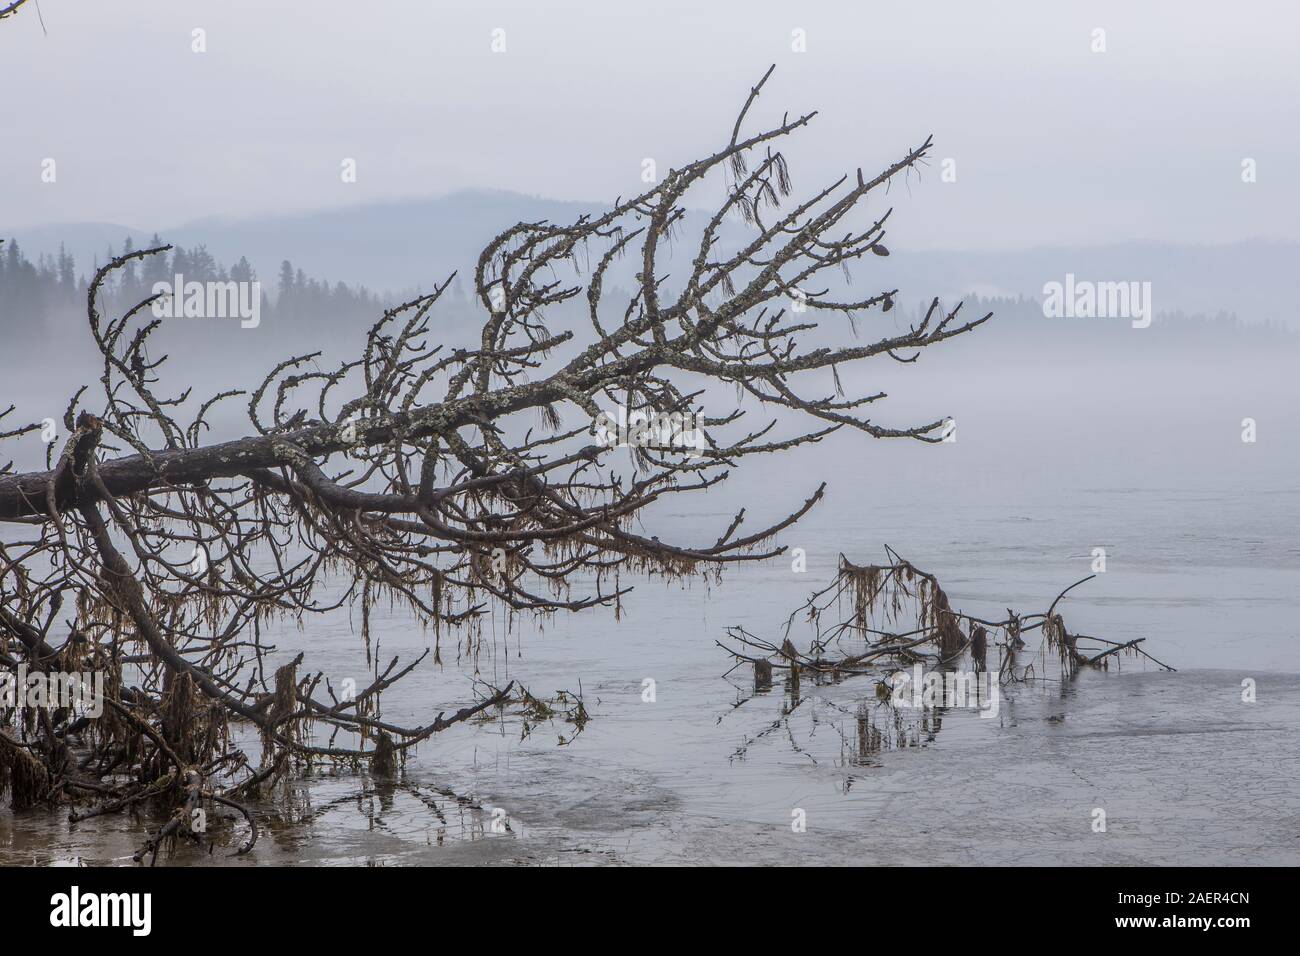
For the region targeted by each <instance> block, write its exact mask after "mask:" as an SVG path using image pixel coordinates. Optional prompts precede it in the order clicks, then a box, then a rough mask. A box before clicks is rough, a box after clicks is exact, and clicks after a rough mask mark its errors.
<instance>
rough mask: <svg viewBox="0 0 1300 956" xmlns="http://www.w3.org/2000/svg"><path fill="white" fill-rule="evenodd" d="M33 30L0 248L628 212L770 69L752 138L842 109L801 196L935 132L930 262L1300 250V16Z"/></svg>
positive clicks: (1066, 12) (508, 6)
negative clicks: (202, 222) (389, 215)
mask: <svg viewBox="0 0 1300 956" xmlns="http://www.w3.org/2000/svg"><path fill="white" fill-rule="evenodd" d="M39 3H40V13H41V14H42V16H43V20H44V26H45V29H46V30H48V34H46V33H44V32H43V30H42V25H41V22H40V20H39V19H38V18H37V16H36V15H35V14H36V13H37V11H36V10H35V9H34V8H32V6H31V5H29V6H28V8H25V9H24V10H23V12H22V13H21V14H20V15H19V16H17V17H16V18H13V19H10V20H6V21H4V22H2V23H0V71H2V73H3V77H4V84H5V90H6V92H5V95H4V96H3V97H0V147H2V148H0V232H3V231H5V230H6V229H7V228H14V229H16V228H19V227H23V226H33V225H44V224H50V223H56V222H64V221H77V222H90V221H99V222H109V223H115V224H121V225H124V226H129V227H132V228H139V229H149V230H152V229H166V228H168V227H171V226H174V225H178V224H181V223H184V222H188V221H191V220H194V219H199V218H202V217H207V216H227V217H239V218H245V217H257V216H262V215H266V214H270V213H276V212H284V211H298V210H311V209H318V208H322V207H334V206H339V205H348V204H358V203H366V202H373V201H376V200H381V199H400V198H404V197H416V196H419V197H425V196H435V195H440V194H444V193H447V192H450V191H454V190H457V189H462V188H466V187H487V188H501V189H509V190H515V191H519V192H523V193H528V194H534V195H542V196H547V197H554V198H563V199H586V200H590V199H597V200H612V199H613V198H614V197H615V196H616V195H619V194H622V195H627V194H630V193H632V192H634V191H636V190H638V189H639V188H640V187H641V183H640V174H641V169H642V160H643V159H644V158H646V157H653V158H654V159H655V160H656V161H657V163H658V164H659V165H660V169H661V170H666V169H667V168H668V167H670V166H672V165H675V164H681V163H683V162H687V161H689V160H691V159H694V158H697V157H698V156H700V155H703V154H705V153H707V152H712V151H713V150H715V149H716V148H718V147H719V146H721V145H722V144H724V143H725V142H726V139H727V138H728V137H729V135H730V131H731V124H732V122H733V120H734V116H735V113H736V111H737V110H738V108H739V106H740V104H741V103H742V102H743V100H744V97H745V95H746V93H747V91H748V87H749V85H750V84H751V83H753V82H754V81H756V80H757V79H758V78H759V77H760V76H761V75H762V74H763V72H764V70H766V68H767V66H768V65H769V64H772V63H776V64H777V71H776V73H775V75H774V76H773V77H772V79H771V81H770V82H769V84H768V88H767V90H766V91H765V93H764V95H763V98H762V100H761V101H760V104H759V108H758V109H757V110H756V111H755V113H754V114H753V116H752V120H756V121H775V120H778V119H779V117H780V115H781V113H782V112H784V111H785V110H790V111H791V112H800V111H805V110H809V109H817V110H820V111H821V115H820V116H819V117H818V119H817V120H816V121H815V123H814V126H813V128H812V129H810V130H808V131H807V132H806V133H804V134H802V135H801V136H800V137H799V140H798V142H797V144H793V145H791V146H790V147H789V148H788V149H787V152H788V154H789V155H790V157H791V160H792V171H793V175H794V180H795V187H796V191H801V190H803V191H806V190H811V189H813V188H814V187H817V186H820V185H823V184H825V182H827V181H829V180H830V179H833V178H835V177H837V176H838V175H840V174H841V173H843V172H845V171H848V170H851V169H853V168H854V167H855V166H856V165H858V164H861V165H863V166H864V167H865V168H866V170H867V171H868V172H874V171H876V170H877V169H878V168H879V167H880V166H883V165H884V164H885V163H887V162H888V161H889V160H891V159H893V158H896V157H897V156H898V155H900V154H901V153H902V152H903V151H904V150H905V149H906V148H907V147H908V146H909V145H913V144H915V143H918V142H919V141H921V140H922V139H923V138H924V137H925V136H926V135H927V134H929V133H933V134H934V135H935V137H936V150H935V153H934V162H933V163H932V165H931V166H930V168H929V169H928V170H926V171H925V173H924V176H923V178H922V179H921V180H920V181H919V182H918V181H916V180H915V179H913V181H912V182H911V184H910V189H909V188H902V184H899V186H898V188H896V189H895V190H894V195H893V197H891V198H893V200H894V202H895V204H896V205H897V206H898V207H899V213H897V214H896V217H895V220H894V229H893V234H894V235H895V237H898V236H899V235H900V234H901V235H902V236H904V237H905V238H906V240H907V241H908V242H909V243H910V244H912V245H914V246H932V247H970V248H974V247H983V246H990V245H992V246H1012V245H1014V246H1021V245H1037V244H1043V243H1073V242H1107V241H1116V240H1128V239H1144V238H1150V239H1164V240H1184V241H1196V242H1205V241H1226V240H1237V239H1245V238H1253V237H1267V238H1281V239H1297V238H1300V224H1297V217H1296V212H1297V210H1300V179H1298V178H1297V176H1296V175H1295V170H1296V168H1297V160H1300V123H1298V122H1297V119H1300V109H1297V103H1298V100H1300V82H1297V80H1300V65H1297V61H1296V57H1295V52H1294V42H1295V37H1296V36H1297V34H1298V33H1300V12H1298V11H1297V7H1296V5H1295V4H1293V3H1285V2H1275V3H1256V2H1245V3H1235V4H1231V5H1228V4H1221V3H1219V4H1213V3H1209V2H1200V0H1196V2H1187V0H1180V2H1172V0H1171V2H1143V3H1140V4H1138V3H1132V2H1124V3H1104V2H1088V3H1056V2H1054V3H1045V2H1041V0H1033V2H1000V3H973V2H965V0H963V2H956V0H944V2H933V3H926V4H906V5H898V4H885V3H875V2H871V3H852V4H850V3H825V2H823V3H817V2H805V3H798V4H796V3H791V2H781V3H771V2H753V0H748V2H743V3H740V2H725V3H723V2H709V3H705V2H702V0H695V2H677V0H671V2H663V0H661V2H655V3H639V4H632V3H615V2H609V0H568V2H555V0H548V2H540V0H532V2H522V3H492V2H474V3H470V2H454V3H435V2H415V0H411V2H396V0H386V2H375V3H369V4H358V3H355V2H341V0H313V2H312V3H310V4H288V3H265V2H254V0H185V2H178V0H131V2H110V0H94V2H90V0H39ZM195 28H202V29H204V30H205V31H206V44H207V52H205V53H195V52H193V51H192V49H191V46H192V43H193V39H192V31H193V30H194V29H195ZM1096 28H1101V29H1104V30H1105V43H1106V51H1105V52H1104V53H1094V52H1092V49H1091V46H1092V44H1093V42H1094V40H1093V31H1094V29H1096ZM495 29H501V30H504V31H505V34H504V36H505V44H506V50H505V52H503V53H494V52H493V51H492V49H491V45H492V41H493V30H495ZM796 29H801V30H803V31H806V46H807V50H806V52H803V53H797V52H794V51H793V50H792V48H791V47H792V31H794V30H796ZM749 128H751V129H753V128H755V127H754V126H752V125H751V126H750V127H749ZM945 157H952V158H954V159H955V160H956V170H957V181H956V182H955V183H944V182H941V181H940V163H941V161H942V159H943V158H945ZM1247 157H1249V158H1253V159H1255V160H1256V162H1257V168H1258V181H1257V182H1255V183H1252V184H1246V183H1243V182H1242V179H1241V164H1242V160H1243V159H1244V158H1247ZM46 158H54V159H55V160H56V162H57V181H56V182H55V183H52V184H51V183H42V182H41V171H42V165H41V164H42V161H43V160H44V159H46ZM344 158H354V159H355V160H356V161H357V164H358V166H357V169H358V177H357V182H355V183H344V182H342V181H341V178H340V170H341V166H340V164H341V162H342V160H343V159H344ZM909 193H910V195H909Z"/></svg>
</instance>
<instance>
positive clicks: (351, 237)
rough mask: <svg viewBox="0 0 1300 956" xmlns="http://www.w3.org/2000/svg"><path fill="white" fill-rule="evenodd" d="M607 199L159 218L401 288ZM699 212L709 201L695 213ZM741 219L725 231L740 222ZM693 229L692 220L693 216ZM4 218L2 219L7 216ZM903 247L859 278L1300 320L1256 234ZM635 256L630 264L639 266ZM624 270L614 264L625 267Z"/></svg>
mask: <svg viewBox="0 0 1300 956" xmlns="http://www.w3.org/2000/svg"><path fill="white" fill-rule="evenodd" d="M605 206H606V203H604V202H596V201H593V202H589V203H583V202H569V201H560V200H552V199H545V198H539V197H532V196H524V195H521V194H518V193H511V192H504V191H492V190H468V191H462V192H457V193H452V194H449V195H447V196H442V197H437V198H431V199H416V200H408V201H402V202H385V203H375V204H368V205H361V206H351V207H345V208H341V209H330V210H321V211H317V212H310V213H301V214H293V215H277V216H268V217H265V218H261V219H256V220H238V221H236V220H226V219H221V218H208V219H204V220H198V221H195V222H190V223H186V224H185V225H183V226H178V227H176V228H173V229H167V230H156V231H158V232H159V233H160V234H161V235H162V236H163V238H164V239H165V240H166V241H168V242H176V243H180V244H181V245H184V246H186V247H192V246H197V245H200V244H202V245H205V246H206V247H207V250H208V251H209V252H210V253H211V254H212V255H213V256H214V257H215V258H217V259H218V260H222V261H234V260H236V259H237V258H238V257H240V256H247V257H248V259H249V261H250V262H251V263H252V264H253V266H254V267H255V268H256V270H257V272H258V275H259V276H261V277H262V278H263V279H270V278H271V277H272V276H274V274H275V272H276V270H277V269H278V268H279V266H280V263H281V261H283V260H284V259H291V260H292V261H293V263H294V265H295V266H297V267H300V268H302V269H304V270H306V272H307V273H308V274H311V275H319V276H325V277H328V278H330V279H331V280H342V281H344V282H347V283H350V284H361V285H365V286H368V287H369V288H371V289H374V290H377V291H380V292H388V293H393V294H400V293H403V292H407V291H411V290H415V289H427V288H429V287H430V286H432V285H433V283H435V282H438V281H441V280H442V279H444V278H446V276H447V275H448V274H449V273H451V272H452V271H453V270H458V271H459V273H460V275H461V277H462V279H463V280H464V281H465V282H466V283H469V282H470V281H471V280H472V275H473V269H474V265H475V263H476V261H477V257H478V254H479V252H480V251H481V249H482V248H483V246H484V245H486V243H487V242H489V241H490V240H491V239H492V238H493V237H494V236H496V235H498V234H499V233H500V232H502V231H503V230H505V229H506V228H508V227H509V226H511V225H513V224H514V223H516V222H519V221H521V220H541V219H547V220H550V221H553V222H566V221H571V220H573V219H575V218H577V217H578V216H580V215H582V214H583V213H587V212H597V211H600V210H602V209H604V208H605ZM689 218H690V219H701V220H702V218H703V216H702V215H699V216H695V217H689ZM743 228H744V227H743V226H741V225H740V224H739V223H737V224H736V225H735V226H734V227H731V230H730V232H729V233H728V234H727V235H728V238H729V239H730V240H731V241H732V242H735V241H738V240H739V238H740V237H741V236H742V235H743V232H742V230H743ZM688 230H689V221H688ZM154 231H155V230H154V229H152V228H138V227H129V226H118V225H113V224H109V223H66V224H60V225H52V226H45V227H39V228H33V229H23V230H16V231H14V233H13V237H14V238H16V239H17V240H18V241H19V242H20V243H21V245H22V247H23V249H24V251H25V252H26V253H27V254H28V255H29V256H33V257H34V256H36V255H38V254H40V253H49V254H51V255H54V254H57V253H58V251H59V245H60V243H62V244H64V246H65V247H66V248H67V251H68V252H70V253H72V255H73V256H75V257H76V260H77V264H78V268H79V269H88V268H89V267H90V266H91V265H92V264H93V262H94V260H95V259H96V258H98V259H99V260H100V261H101V262H102V261H103V259H104V257H105V254H106V250H107V247H108V246H109V245H110V244H111V245H112V246H113V247H114V248H116V249H120V248H121V245H122V242H123V240H124V239H125V238H126V237H127V236H130V237H131V239H132V241H133V242H134V243H135V245H136V247H137V248H139V247H140V246H141V245H142V244H143V243H145V242H147V241H148V239H149V236H150V235H151V234H152V233H153V232H154ZM0 232H4V227H3V225H0ZM890 245H891V248H892V250H893V252H894V255H892V256H890V257H889V258H888V259H883V260H881V259H877V260H875V261H873V262H871V263H870V264H869V267H868V268H862V269H859V270H858V271H857V273H856V275H855V284H857V283H866V282H870V283H871V285H872V286H873V287H876V286H878V287H893V286H896V287H898V288H899V289H900V292H901V295H902V297H903V298H905V299H906V300H914V299H920V298H928V297H929V296H932V295H939V296H941V297H943V298H944V299H945V300H954V299H955V298H956V297H958V296H961V295H965V294H967V293H972V292H974V293H979V294H981V295H984V296H1012V297H1014V296H1017V295H1025V296H1034V297H1041V295H1042V289H1043V284H1044V283H1046V282H1050V281H1057V282H1060V281H1063V280H1064V278H1065V276H1066V274H1067V273H1073V274H1074V275H1075V276H1076V277H1077V278H1079V279H1090V280H1093V281H1099V282H1111V281H1149V282H1151V283H1152V290H1153V299H1154V306H1155V309H1156V311H1158V312H1174V311H1181V312H1185V313H1188V314H1214V313H1217V312H1221V311H1223V312H1230V313H1236V314H1237V315H1238V316H1239V317H1240V318H1241V319H1242V320H1244V321H1248V322H1262V321H1266V320H1267V321H1273V322H1281V323H1284V324H1288V325H1291V326H1292V327H1300V316H1297V315H1296V314H1295V309H1296V307H1295V303H1296V302H1297V301H1298V300H1300V269H1297V268H1296V263H1297V260H1300V243H1296V242H1284V241H1271V240H1250V241H1244V242H1235V243H1228V244H1220V245H1210V244H1198V243H1168V242H1122V243H1115V244H1113V245H1105V246H1069V247H1067V246H1061V247H1049V246H1042V247H1036V248H1028V249H1023V250H1009V251H983V250H974V251H973V250H943V251H935V250H916V251H909V250H908V249H907V248H906V246H905V245H903V244H901V243H899V242H891V244H890ZM632 268H633V267H632V265H631V264H630V263H629V264H627V267H626V269H625V270H624V271H627V272H628V276H629V277H630V275H631V270H632ZM616 280H617V277H616Z"/></svg>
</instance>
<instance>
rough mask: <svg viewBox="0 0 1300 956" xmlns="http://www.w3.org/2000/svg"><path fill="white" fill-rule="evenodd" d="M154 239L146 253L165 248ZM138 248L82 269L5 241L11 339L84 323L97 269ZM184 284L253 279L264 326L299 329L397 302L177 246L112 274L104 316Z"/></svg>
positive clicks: (3, 315)
mask: <svg viewBox="0 0 1300 956" xmlns="http://www.w3.org/2000/svg"><path fill="white" fill-rule="evenodd" d="M162 244H163V242H162V240H161V239H159V238H158V236H156V235H155V236H154V237H153V238H152V239H151V240H150V244H149V246H148V247H147V248H154V247H156V246H161V245H162ZM133 251H135V247H134V245H133V243H132V241H131V239H130V238H128V239H127V240H126V241H125V242H124V243H123V244H122V246H121V248H120V249H116V250H115V249H114V248H113V247H112V246H111V245H110V246H109V247H108V248H107V249H106V250H105V255H104V259H103V260H101V261H100V262H97V263H95V264H94V265H93V266H92V267H91V268H90V269H89V270H82V271H79V270H78V268H77V263H76V262H75V260H74V259H73V257H72V255H71V254H70V253H68V252H67V250H66V249H65V248H64V247H63V246H62V245H60V247H59V252H58V254H57V255H53V256H52V255H48V254H41V255H39V256H38V257H37V258H36V260H35V261H34V262H33V261H32V260H31V259H29V258H28V257H27V255H26V254H25V253H24V252H23V250H22V249H21V248H20V247H19V244H18V243H17V242H16V241H14V240H9V241H6V242H3V244H0V326H2V328H3V333H4V335H5V336H6V337H9V338H11V340H12V339H15V338H16V339H18V340H22V341H32V340H42V339H47V338H49V337H50V336H51V335H55V334H58V333H60V332H62V333H63V334H67V333H68V332H69V331H71V330H72V329H73V327H72V326H69V325H68V324H67V323H68V322H69V321H73V322H79V323H84V322H85V321H86V295H87V292H88V289H89V285H90V282H91V279H92V278H93V276H94V273H95V270H96V269H97V268H98V267H99V265H101V264H103V263H104V262H108V261H109V260H111V259H112V258H114V257H115V256H118V255H125V254H128V253H131V252H133ZM177 275H179V276H181V277H182V278H183V280H184V281H185V282H214V281H215V282H228V281H235V282H255V281H259V280H260V283H261V285H260V288H261V296H262V301H261V306H260V308H261V320H262V323H263V324H264V325H270V326H280V327H281V328H287V329H295V330H301V329H302V328H303V326H306V325H310V326H316V327H327V328H337V327H339V326H340V325H344V324H346V325H354V324H356V323H359V322H360V321H362V320H366V321H370V322H373V321H374V319H375V318H377V317H378V316H379V315H380V314H382V312H383V310H384V309H385V308H387V307H388V306H390V305H391V304H392V300H391V297H388V296H382V295H379V294H377V293H374V292H371V291H370V290H369V289H367V288H366V287H365V286H350V285H348V284H346V283H344V282H335V283H334V284H333V285H331V284H330V283H329V282H327V281H325V280H323V279H317V278H313V277H310V276H308V275H306V274H305V273H304V272H303V270H302V269H295V268H294V266H293V265H292V263H290V262H289V261H288V260H285V261H284V262H282V263H281V265H280V269H279V272H278V273H277V275H276V276H275V278H274V279H272V280H271V281H270V282H267V281H266V280H264V279H260V277H259V276H258V275H257V273H256V271H255V270H254V269H253V267H252V265H251V264H250V263H249V261H248V259H247V258H246V257H240V259H239V261H238V262H236V263H234V264H233V265H230V266H226V265H224V264H223V263H220V262H217V260H216V259H215V258H214V257H213V256H212V254H211V253H209V252H208V250H207V249H206V248H205V247H204V246H202V245H199V246H195V247H193V248H190V249H186V248H183V247H181V246H176V247H175V248H173V249H172V250H171V251H170V252H166V253H157V254H155V255H151V256H146V257H145V258H143V259H138V260H133V261H132V262H130V263H128V264H127V265H126V266H125V267H123V268H121V269H119V270H117V271H116V272H114V273H113V274H112V275H111V276H110V277H109V278H108V280H107V281H106V282H105V283H104V285H103V286H102V287H101V292H100V297H99V303H100V313H101V314H102V315H120V314H121V313H122V312H123V311H125V310H127V309H130V308H132V307H133V306H135V305H136V304H138V303H139V302H141V301H142V300H143V299H145V298H147V297H148V296H150V295H152V294H153V289H154V285H155V283H158V282H163V283H167V284H168V286H169V287H170V286H171V284H172V283H173V281H174V278H175V276H177Z"/></svg>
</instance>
